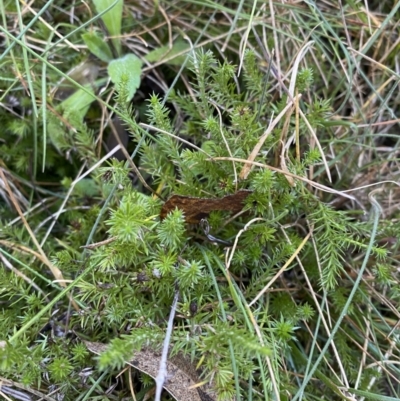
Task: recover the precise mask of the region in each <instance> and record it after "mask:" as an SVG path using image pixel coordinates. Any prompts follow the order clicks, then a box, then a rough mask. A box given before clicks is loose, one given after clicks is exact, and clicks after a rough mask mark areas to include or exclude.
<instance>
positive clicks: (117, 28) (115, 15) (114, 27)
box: [93, 0, 124, 54]
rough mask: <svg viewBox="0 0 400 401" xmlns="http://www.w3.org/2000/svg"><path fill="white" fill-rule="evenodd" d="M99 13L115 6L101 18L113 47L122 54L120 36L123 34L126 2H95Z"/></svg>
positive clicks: (94, 0) (103, 0)
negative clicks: (122, 26) (122, 24)
mask: <svg viewBox="0 0 400 401" xmlns="http://www.w3.org/2000/svg"><path fill="white" fill-rule="evenodd" d="M93 3H94V5H95V7H96V10H97V12H98V13H99V14H100V13H102V12H103V11H104V10H107V8H108V7H110V6H112V5H113V4H114V6H113V7H112V8H111V9H110V10H109V11H107V12H106V13H105V14H103V15H102V16H101V19H102V20H103V22H104V25H105V26H106V28H107V31H108V33H109V34H110V36H113V37H114V38H113V39H112V42H113V45H114V47H115V49H116V51H117V53H118V54H121V41H120V39H119V37H118V36H120V34H121V21H122V6H123V4H124V0H93Z"/></svg>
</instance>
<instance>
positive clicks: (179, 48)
mask: <svg viewBox="0 0 400 401" xmlns="http://www.w3.org/2000/svg"><path fill="white" fill-rule="evenodd" d="M189 48H190V46H189V44H188V43H187V42H186V41H183V40H177V41H176V42H175V43H174V44H173V45H172V48H171V49H170V48H169V46H168V45H165V46H161V47H159V48H158V49H154V50H153V51H151V52H150V53H148V54H147V55H146V56H145V59H146V60H147V61H149V62H150V63H153V62H156V61H162V60H164V59H168V61H166V63H167V64H171V65H182V63H184V61H185V59H186V57H187V56H186V55H179V56H178V55H177V54H180V53H182V52H184V51H186V50H188V49H189ZM175 55H177V56H176V57H174V56H175Z"/></svg>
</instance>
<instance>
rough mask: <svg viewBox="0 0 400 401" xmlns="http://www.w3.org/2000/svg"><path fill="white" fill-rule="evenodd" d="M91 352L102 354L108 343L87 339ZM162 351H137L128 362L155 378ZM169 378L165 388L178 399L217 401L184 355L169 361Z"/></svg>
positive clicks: (182, 400)
mask: <svg viewBox="0 0 400 401" xmlns="http://www.w3.org/2000/svg"><path fill="white" fill-rule="evenodd" d="M85 345H86V347H87V349H88V350H89V351H90V352H93V353H94V354H96V355H100V354H101V353H103V352H104V351H106V350H107V347H108V346H107V344H103V343H94V342H89V341H85ZM160 360H161V352H155V351H152V350H150V349H143V350H140V351H136V352H135V354H134V355H132V359H131V360H130V361H126V363H127V364H128V365H130V366H132V367H134V368H135V369H137V370H139V371H140V372H143V373H145V374H146V375H149V376H150V377H152V378H153V379H155V378H156V377H157V373H158V370H159V367H160ZM167 372H168V380H166V382H165V383H164V389H165V390H167V391H168V393H170V394H171V395H172V396H173V397H174V398H175V400H176V401H215V400H216V398H215V397H214V395H213V393H212V391H211V389H210V388H209V386H202V388H201V389H200V388H199V387H198V386H197V383H199V382H200V379H199V377H198V375H197V372H196V369H195V368H194V367H193V365H192V364H191V363H190V361H188V360H187V359H186V358H184V357H183V356H179V355H177V356H175V357H173V358H172V359H169V360H168V361H167Z"/></svg>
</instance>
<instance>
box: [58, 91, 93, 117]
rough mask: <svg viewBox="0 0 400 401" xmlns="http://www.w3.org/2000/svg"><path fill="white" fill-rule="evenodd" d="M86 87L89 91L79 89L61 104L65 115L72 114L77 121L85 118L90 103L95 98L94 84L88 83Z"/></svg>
mask: <svg viewBox="0 0 400 401" xmlns="http://www.w3.org/2000/svg"><path fill="white" fill-rule="evenodd" d="M86 89H87V91H88V92H89V93H86V91H84V90H82V89H78V90H77V91H76V92H75V93H73V94H72V95H71V96H70V97H68V98H67V99H65V100H64V101H63V102H62V103H61V104H60V106H61V108H62V110H63V111H64V113H63V115H64V116H70V115H72V116H73V118H74V119H76V121H80V120H83V118H84V117H85V115H86V113H87V111H88V110H89V107H90V104H91V103H92V102H93V101H94V99H95V97H94V90H93V88H92V85H87V86H86Z"/></svg>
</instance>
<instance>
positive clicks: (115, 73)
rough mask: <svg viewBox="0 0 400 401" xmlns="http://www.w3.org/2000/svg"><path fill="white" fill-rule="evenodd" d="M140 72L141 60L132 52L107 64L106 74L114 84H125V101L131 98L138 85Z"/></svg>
mask: <svg viewBox="0 0 400 401" xmlns="http://www.w3.org/2000/svg"><path fill="white" fill-rule="evenodd" d="M141 73H142V61H141V60H140V59H139V58H138V57H136V56H135V55H134V54H127V55H126V56H124V57H121V58H119V59H116V60H113V61H111V62H110V64H109V65H108V75H109V77H110V78H111V81H112V82H113V83H114V85H116V86H117V87H118V85H120V84H123V85H127V88H126V90H127V97H128V98H127V99H126V100H127V101H129V100H131V99H132V97H133V95H134V94H135V92H136V90H137V88H138V87H139V85H140V75H141Z"/></svg>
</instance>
